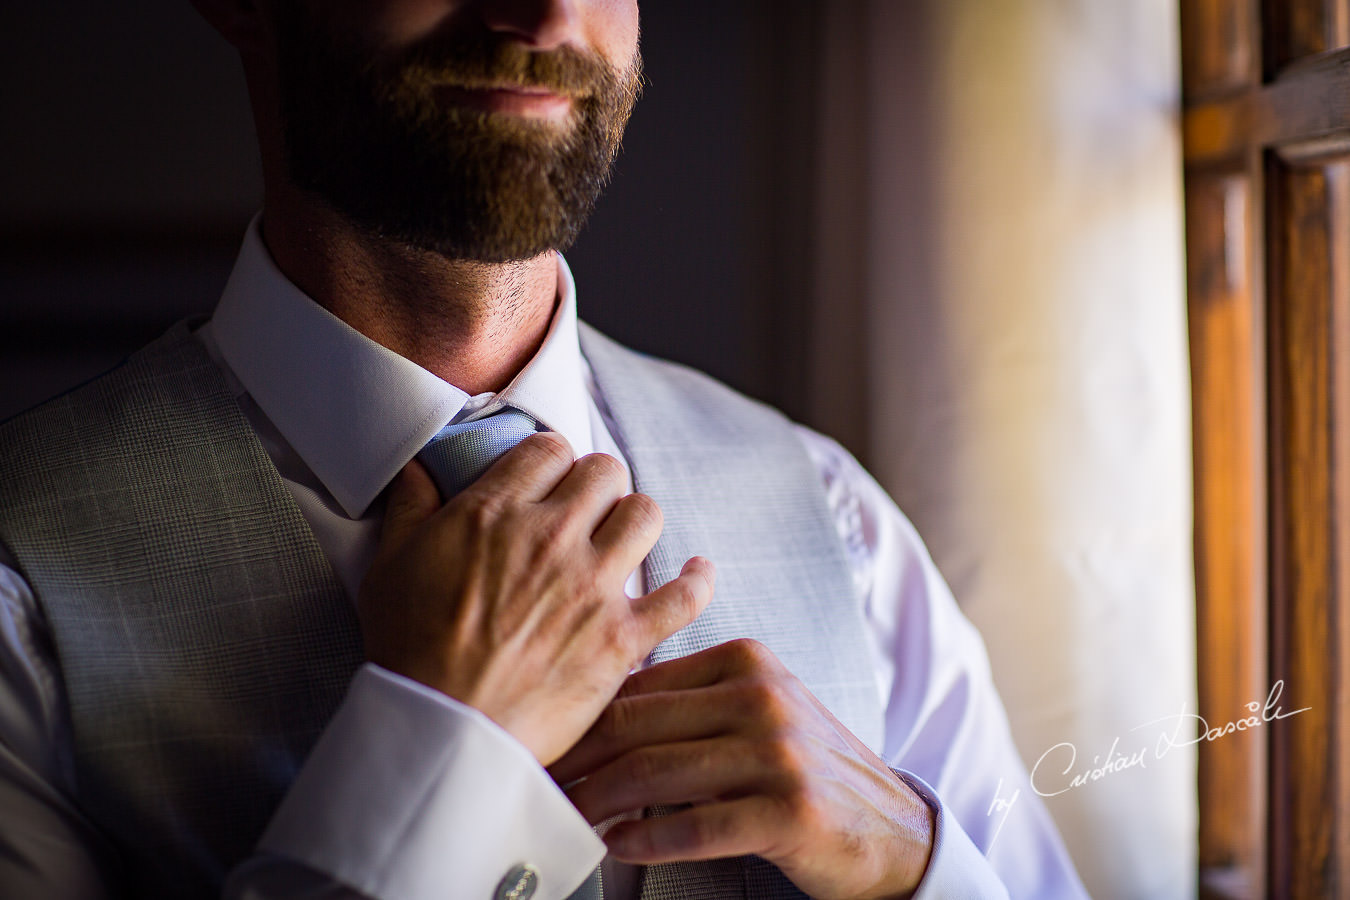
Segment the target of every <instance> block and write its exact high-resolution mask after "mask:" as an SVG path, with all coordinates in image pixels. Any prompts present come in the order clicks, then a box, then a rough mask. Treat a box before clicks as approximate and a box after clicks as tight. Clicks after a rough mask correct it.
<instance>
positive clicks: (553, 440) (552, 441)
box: [520, 431, 572, 468]
mask: <svg viewBox="0 0 1350 900" xmlns="http://www.w3.org/2000/svg"><path fill="white" fill-rule="evenodd" d="M520 446H521V447H523V448H525V449H526V451H527V452H530V453H535V454H537V455H538V457H539V462H540V464H541V465H548V466H552V467H554V468H565V467H567V466H570V465H572V446H571V445H570V444H568V443H567V438H565V437H563V436H562V435H561V434H559V433H558V432H556V431H539V432H536V433H534V434H532V435H530V436H529V437H527V438H526V439H525V440H524V441H522V442H521V444H520Z"/></svg>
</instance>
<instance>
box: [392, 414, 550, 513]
mask: <svg viewBox="0 0 1350 900" xmlns="http://www.w3.org/2000/svg"><path fill="white" fill-rule="evenodd" d="M538 430H539V424H538V423H537V422H535V420H534V419H533V418H531V417H530V416H528V415H526V414H525V413H523V412H521V411H520V410H518V409H511V408H509V407H508V408H506V409H504V410H502V411H501V412H499V413H496V414H494V415H491V416H487V417H485V418H482V419H475V420H474V421H472V422H460V423H458V424H456V425H447V426H445V427H444V428H442V429H441V430H440V431H439V432H437V433H436V436H435V437H433V438H432V439H431V440H430V441H428V442H427V445H426V446H425V447H423V448H422V449H421V451H420V452H419V453H418V454H417V458H418V459H419V460H420V461H421V462H422V464H423V465H425V466H426V467H427V471H428V472H430V473H431V479H432V480H433V481H435V482H436V487H438V488H440V491H441V497H443V498H444V499H446V500H449V499H450V498H451V497H453V496H455V495H456V494H458V493H459V492H460V491H462V490H464V489H465V488H466V487H468V486H469V485H471V484H473V483H474V482H475V481H477V480H478V478H479V476H480V475H482V474H483V473H484V472H486V471H487V470H488V467H489V466H491V465H492V464H493V463H494V462H496V461H497V458H498V457H500V456H501V455H502V454H503V453H505V452H506V451H507V450H510V449H511V448H512V447H514V446H515V445H516V444H519V443H520V442H521V441H523V440H525V439H526V438H527V437H529V436H530V435H532V434H534V433H535V432H536V431H538Z"/></svg>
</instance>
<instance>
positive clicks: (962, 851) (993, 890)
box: [891, 769, 1008, 900]
mask: <svg viewBox="0 0 1350 900" xmlns="http://www.w3.org/2000/svg"><path fill="white" fill-rule="evenodd" d="M891 771H892V772H894V773H895V774H896V775H897V776H899V778H900V780H901V781H903V782H904V783H905V784H906V785H908V786H909V788H910V790H912V791H914V793H916V794H918V795H919V796H920V797H921V798H923V801H924V802H925V803H927V804H928V805H929V806H931V807H932V808H933V811H934V813H936V819H937V825H936V827H935V828H934V829H933V852H932V854H931V855H930V856H929V857H928V868H927V869H925V870H924V873H923V880H922V881H920V882H919V887H918V889H917V890H915V892H914V900H967V898H969V900H1007V898H1008V889H1007V888H1006V887H1004V885H1003V882H1002V880H1000V879H999V877H998V874H997V873H995V872H994V867H993V866H992V865H991V864H990V863H989V860H988V858H986V857H985V855H984V854H983V853H981V852H980V849H979V848H978V847H976V846H975V844H974V842H973V841H971V839H970V836H969V835H967V834H966V833H965V831H964V830H962V828H961V825H960V823H959V822H957V821H956V818H955V817H954V816H952V815H950V814H949V813H948V812H947V808H946V806H944V805H943V803H942V801H941V800H939V799H938V795H937V792H936V791H934V790H933V789H932V788H931V787H929V786H928V783H927V782H926V781H924V780H923V779H922V778H920V777H919V776H917V775H915V774H913V773H912V772H906V771H904V770H902V769H892V770H891Z"/></svg>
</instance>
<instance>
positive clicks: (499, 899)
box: [495, 863, 539, 900]
mask: <svg viewBox="0 0 1350 900" xmlns="http://www.w3.org/2000/svg"><path fill="white" fill-rule="evenodd" d="M538 887H539V870H538V869H536V868H535V867H534V866H532V865H530V864H529V863H521V864H520V865H518V866H516V867H515V868H514V869H512V870H511V871H509V872H507V873H506V877H505V878H503V879H502V880H501V881H500V882H499V883H498V885H497V895H496V898H495V900H530V898H531V897H533V896H534V892H535V890H536V889H537V888H538Z"/></svg>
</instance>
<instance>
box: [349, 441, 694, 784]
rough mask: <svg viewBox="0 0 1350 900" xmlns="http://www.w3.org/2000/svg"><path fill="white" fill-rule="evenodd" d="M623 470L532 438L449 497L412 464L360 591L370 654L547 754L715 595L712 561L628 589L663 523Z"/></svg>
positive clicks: (586, 722)
mask: <svg viewBox="0 0 1350 900" xmlns="http://www.w3.org/2000/svg"><path fill="white" fill-rule="evenodd" d="M626 490H627V476H626V474H625V472H624V469H623V466H622V465H621V464H620V463H619V462H618V461H617V460H615V459H614V458H613V457H610V456H606V455H604V454H598V453H596V454H591V455H589V456H584V457H582V458H581V459H579V460H576V462H575V463H574V462H573V458H572V451H571V449H570V448H569V447H568V445H567V441H566V440H565V439H563V438H562V437H561V436H560V435H558V434H555V433H541V434H535V435H532V436H530V437H529V438H527V439H526V440H525V441H523V442H522V443H521V444H520V445H519V446H517V447H516V448H514V449H513V450H511V451H510V452H508V453H507V454H505V455H504V456H503V457H502V458H501V459H499V460H497V462H496V463H494V464H493V466H492V467H491V468H490V469H489V470H488V471H487V472H486V473H484V475H483V477H482V478H480V479H479V480H478V481H477V482H475V483H474V484H472V485H470V486H469V487H468V488H466V489H465V490H464V491H462V492H461V493H459V494H458V495H457V496H455V497H454V498H452V499H451V500H450V501H449V502H447V503H445V504H444V505H442V504H441V501H440V495H439V494H438V492H437V490H436V487H435V485H434V483H433V482H432V481H431V478H430V476H429V475H428V474H427V472H426V470H425V469H424V468H423V467H422V466H421V464H419V463H418V462H416V461H415V460H414V461H413V462H410V463H409V464H408V465H407V467H405V468H404V469H403V471H402V472H401V473H399V476H398V478H397V479H396V480H395V482H394V485H393V487H392V488H391V490H390V493H389V498H388V503H387V507H386V512H385V521H384V526H383V530H382V532H381V535H380V542H379V546H378V549H377V550H376V554H375V559H374V561H373V562H372V564H371V567H370V570H369V572H368V573H367V575H366V577H365V579H364V580H363V582H362V584H361V589H360V592H359V595H358V600H357V609H358V614H359V617H360V623H361V632H362V636H363V639H364V642H365V651H366V656H367V658H368V659H369V660H370V661H371V662H374V663H376V664H378V665H381V666H384V667H385V668H387V669H389V670H390V671H393V672H397V673H399V674H402V675H405V676H408V677H410V678H413V679H416V680H417V681H420V682H422V683H423V684H426V685H429V686H431V687H433V688H435V689H437V690H439V691H442V692H444V693H445V694H447V695H448V696H450V697H453V698H455V699H456V700H459V701H460V702H462V703H465V704H467V705H469V706H472V707H474V708H476V709H478V710H480V711H481V712H483V713H485V714H486V715H488V716H489V717H490V718H491V719H492V720H493V721H495V722H496V723H497V724H498V725H500V726H501V727H502V728H504V729H505V730H506V731H507V732H508V733H510V734H511V735H512V736H513V737H515V738H516V739H517V740H519V741H520V742H521V743H522V744H523V745H525V747H526V748H527V749H529V750H530V751H531V752H532V753H533V754H534V756H535V758H536V759H538V760H539V761H540V763H541V764H543V765H548V764H549V763H551V762H553V761H554V760H556V759H557V758H558V757H559V756H561V755H562V753H563V752H564V751H565V750H567V748H568V747H571V746H572V745H573V744H574V743H576V741H577V740H578V739H579V738H580V737H581V736H582V735H583V734H584V733H585V732H586V730H587V729H588V728H589V727H590V726H591V725H592V724H593V723H594V722H595V720H596V718H597V717H598V716H599V715H600V713H601V712H602V711H603V710H604V709H605V707H606V705H607V704H608V703H609V702H610V701H611V700H612V699H613V698H614V696H615V695H616V694H617V692H618V690H619V688H620V687H621V686H622V684H623V682H624V679H625V677H626V676H627V675H628V673H629V672H630V671H632V668H633V667H634V666H635V665H637V664H638V663H639V662H640V661H641V660H643V659H644V658H646V656H647V654H648V653H650V652H651V649H652V648H653V647H654V646H655V645H656V644H657V643H659V642H660V641H661V640H664V639H665V638H666V637H668V636H669V635H671V634H673V633H674V632H675V631H677V630H679V629H680V628H682V627H684V626H685V625H687V624H688V623H689V622H691V621H693V620H694V618H695V617H696V616H697V615H698V614H699V613H700V612H701V611H702V610H703V608H704V607H705V606H706V605H707V604H708V602H709V600H711V598H712V590H713V579H714V573H713V567H712V564H711V563H709V562H708V561H707V560H704V559H702V558H699V557H694V558H693V559H690V560H689V562H687V563H686V564H685V566H684V570H683V571H682V572H681V574H680V575H679V577H677V578H676V579H675V580H674V581H671V582H670V583H669V584H667V585H665V586H663V587H661V588H660V589H658V590H656V591H652V592H651V593H649V594H647V595H645V596H643V597H639V598H636V599H629V598H628V596H627V595H626V594H625V593H624V581H625V579H626V578H627V576H628V573H629V572H631V571H632V570H633V569H634V568H636V567H637V566H638V564H639V563H640V562H641V561H642V559H643V558H644V557H645V556H646V555H647V553H648V552H649V551H650V550H651V548H652V546H653V545H654V544H655V542H656V539H657V537H658V536H659V535H660V533H661V525H662V518H661V511H660V509H659V508H658V507H657V505H656V503H655V502H654V501H653V500H652V499H651V498H650V497H647V496H645V495H642V494H628V495H627V496H625V493H626Z"/></svg>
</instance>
